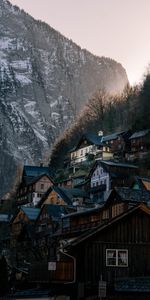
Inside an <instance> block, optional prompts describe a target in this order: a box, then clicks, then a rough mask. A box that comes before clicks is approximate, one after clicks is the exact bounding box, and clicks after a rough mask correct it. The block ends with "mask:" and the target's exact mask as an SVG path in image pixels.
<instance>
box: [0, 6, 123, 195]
mask: <svg viewBox="0 0 150 300" xmlns="http://www.w3.org/2000/svg"><path fill="white" fill-rule="evenodd" d="M127 83H128V79H127V75H126V72H125V69H124V68H123V67H122V66H121V64H120V63H117V62H115V61H114V60H112V59H110V58H105V57H97V56H94V55H92V54H91V53H90V52H89V51H87V50H83V49H81V47H80V46H78V45H76V44H75V43H74V42H72V41H71V40H69V39H68V38H65V37H64V36H62V35H61V34H60V33H59V32H58V31H56V30H55V29H53V28H52V27H51V26H49V25H48V24H46V23H44V22H41V21H37V20H35V19H34V18H33V17H31V16H30V15H29V14H26V13H25V12H24V11H23V10H20V9H19V8H18V7H16V6H13V5H12V4H11V3H10V2H9V1H7V0H0V153H1V157H3V161H1V162H0V180H1V182H3V185H2V187H1V191H0V196H2V195H3V194H4V193H5V192H6V191H8V189H9V186H11V185H12V178H13V177H14V174H15V172H16V166H17V165H18V164H19V165H20V164H24V163H28V164H39V163H40V161H41V159H43V156H44V155H45V153H47V152H48V151H49V149H50V147H51V145H52V144H53V142H54V141H55V139H56V138H57V137H58V136H60V134H61V133H62V132H63V131H64V129H65V128H67V127H69V126H70V124H72V122H73V121H74V119H75V116H76V115H77V114H78V113H79V111H80V110H81V109H82V108H83V107H84V105H85V104H86V102H87V100H88V99H89V98H90V96H91V95H92V94H93V93H94V92H95V90H97V89H99V88H102V89H104V88H105V89H106V90H107V92H115V91H120V90H123V88H124V86H125V85H126V84H127ZM10 164H11V166H10ZM8 174H9V176H8Z"/></svg>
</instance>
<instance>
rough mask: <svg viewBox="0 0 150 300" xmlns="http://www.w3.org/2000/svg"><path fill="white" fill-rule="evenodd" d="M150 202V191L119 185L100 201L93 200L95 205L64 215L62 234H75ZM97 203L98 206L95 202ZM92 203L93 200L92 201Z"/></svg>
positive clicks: (105, 194)
mask: <svg viewBox="0 0 150 300" xmlns="http://www.w3.org/2000/svg"><path fill="white" fill-rule="evenodd" d="M149 202H150V192H149V191H144V192H142V191H137V190H133V189H130V188H124V187H119V188H115V189H112V190H110V191H109V192H105V193H104V194H103V198H101V199H100V201H99V202H98V201H97V202H94V201H93V206H92V205H91V208H90V207H88V206H87V207H85V209H84V210H82V211H77V212H73V213H70V214H67V215H64V216H62V232H61V233H62V235H64V236H66V235H69V236H75V235H80V234H81V233H82V232H85V231H86V230H89V228H93V227H96V226H97V225H98V224H101V223H104V222H108V220H110V219H112V218H114V217H116V216H118V215H120V214H122V213H123V212H125V211H126V210H128V209H129V208H131V207H133V206H136V205H138V204H140V203H144V204H146V205H148V204H149ZM95 203H96V206H94V204H95ZM91 204H92V202H91Z"/></svg>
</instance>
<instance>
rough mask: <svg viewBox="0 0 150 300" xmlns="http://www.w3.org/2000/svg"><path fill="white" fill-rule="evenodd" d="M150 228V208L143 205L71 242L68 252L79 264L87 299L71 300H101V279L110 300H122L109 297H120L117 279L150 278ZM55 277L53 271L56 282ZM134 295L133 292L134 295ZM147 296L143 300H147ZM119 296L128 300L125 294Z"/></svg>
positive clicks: (80, 276) (79, 281)
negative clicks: (105, 285)
mask: <svg viewBox="0 0 150 300" xmlns="http://www.w3.org/2000/svg"><path fill="white" fill-rule="evenodd" d="M149 228H150V209H149V208H147V207H146V206H145V205H143V204H141V205H139V206H137V207H134V208H132V209H130V210H128V211H126V212H124V213H123V214H121V215H119V216H117V217H116V218H113V219H111V220H110V221H109V222H108V223H107V224H101V225H100V226H98V227H97V228H95V229H93V230H90V231H88V232H87V234H85V233H84V234H82V235H80V236H79V237H78V238H76V239H74V240H70V242H68V245H67V248H66V250H67V253H69V254H70V255H71V256H72V257H74V259H75V261H76V283H81V284H82V285H83V287H84V296H82V297H81V298H80V297H77V294H76V298H75V297H74V298H72V299H90V298H88V297H90V296H93V297H96V298H95V299H98V285H99V281H100V280H103V281H105V282H106V283H107V297H108V298H107V299H121V298H119V296H118V298H117V296H116V298H109V296H110V295H112V296H113V295H117V292H116V291H115V284H116V281H117V280H118V279H124V278H127V279H131V278H140V277H143V278H145V279H146V278H148V277H150V255H149V253H150V231H149ZM112 251H113V252H114V254H113V256H111V255H110V253H111V252H112ZM109 252H110V253H109ZM109 255H110V257H109ZM54 277H55V276H54V272H53V280H54ZM145 291H146V289H145ZM135 292H136V291H132V296H133V295H134V293H135ZM144 293H145V292H144V291H143V294H142V295H143V298H141V299H146V298H144ZM119 294H120V295H124V297H125V294H124V293H123V292H122V293H121V292H120V293H119ZM129 294H130V295H131V293H129ZM135 294H136V293H135ZM91 299H93V298H91ZM124 299H131V298H124Z"/></svg>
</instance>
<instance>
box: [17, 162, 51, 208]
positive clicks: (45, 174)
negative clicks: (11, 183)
mask: <svg viewBox="0 0 150 300" xmlns="http://www.w3.org/2000/svg"><path fill="white" fill-rule="evenodd" d="M53 184H54V181H53V179H52V177H51V176H50V170H49V168H48V167H43V166H40V167H38V166H24V170H23V175H22V180H21V183H20V185H19V188H18V191H17V204H18V206H19V205H26V206H36V205H37V204H38V202H39V201H40V199H41V198H42V196H43V195H44V194H45V192H46V191H47V190H48V188H49V187H50V186H51V185H53Z"/></svg>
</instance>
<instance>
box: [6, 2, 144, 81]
mask: <svg viewBox="0 0 150 300" xmlns="http://www.w3.org/2000/svg"><path fill="white" fill-rule="evenodd" d="M10 2H11V3H13V4H16V5H17V6H19V7H20V8H23V9H24V10H25V11H26V12H28V13H29V14H31V15H32V16H33V17H35V18H36V19H40V20H42V21H45V22H47V23H48V24H49V25H50V26H52V27H53V28H55V29H56V30H58V31H60V32H61V33H62V34H63V35H65V36H66V37H68V38H70V39H72V40H73V41H74V42H75V43H77V44H78V45H80V46H81V47H82V48H86V49H87V50H89V51H90V52H92V53H93V54H95V55H98V56H107V57H110V58H113V59H115V60H117V61H118V62H120V63H121V64H122V65H123V67H124V68H125V69H126V71H127V75H128V78H129V81H130V83H131V84H133V83H135V82H139V81H140V80H141V79H142V76H143V73H144V72H145V70H146V68H147V66H148V64H149V63H150V0H10Z"/></svg>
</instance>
